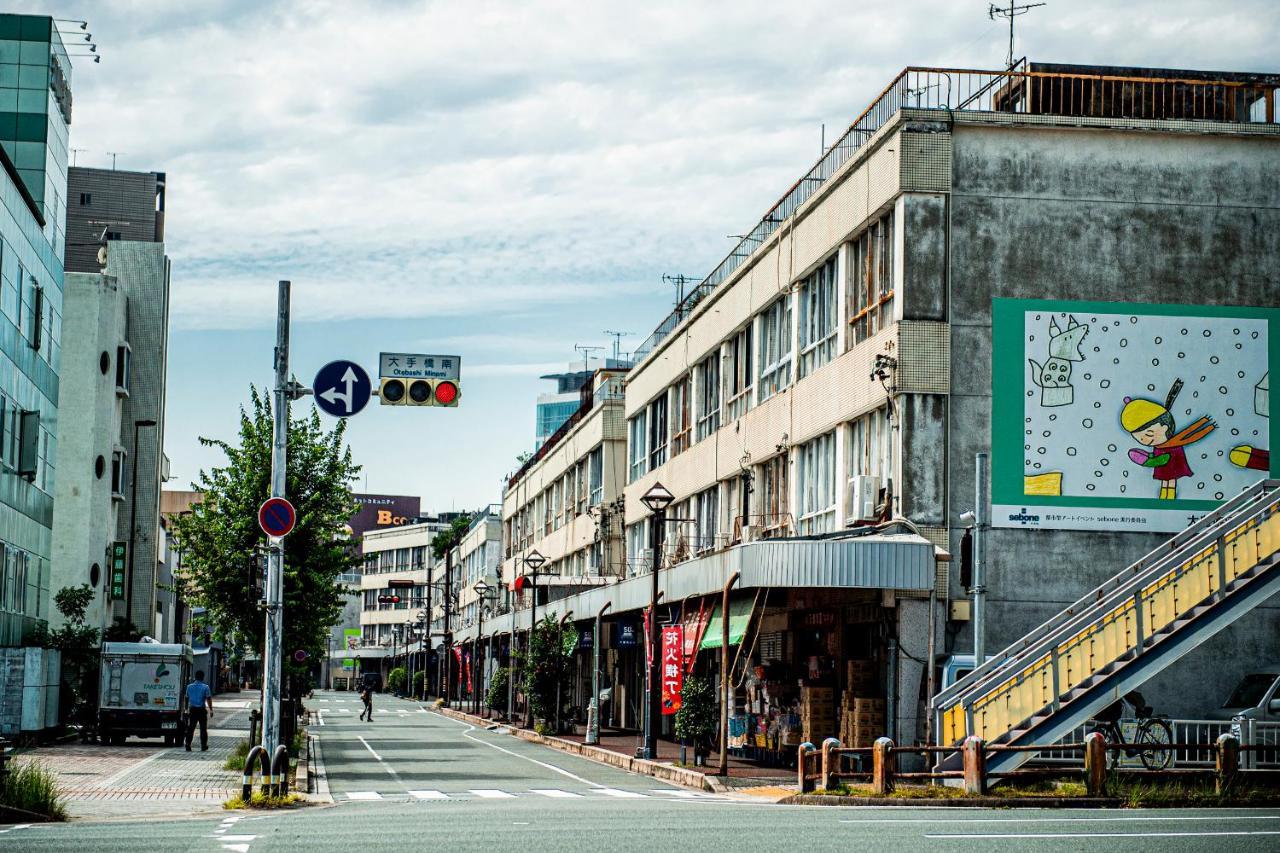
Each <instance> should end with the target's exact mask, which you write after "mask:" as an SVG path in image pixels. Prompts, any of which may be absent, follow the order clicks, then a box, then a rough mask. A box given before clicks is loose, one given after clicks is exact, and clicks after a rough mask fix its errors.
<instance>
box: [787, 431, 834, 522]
mask: <svg viewBox="0 0 1280 853" xmlns="http://www.w3.org/2000/svg"><path fill="white" fill-rule="evenodd" d="M796 500H797V503H798V505H797V507H796V510H797V515H798V516H799V519H798V521H797V528H798V532H799V533H801V534H812V533H829V532H831V531H832V530H834V529H835V520H836V434H835V433H834V432H829V433H827V434H826V435H820V436H818V437H817V438H815V439H813V440H812V441H810V442H807V443H806V444H802V445H801V446H800V447H799V449H798V450H797V453H796Z"/></svg>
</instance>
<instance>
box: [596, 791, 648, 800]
mask: <svg viewBox="0 0 1280 853" xmlns="http://www.w3.org/2000/svg"><path fill="white" fill-rule="evenodd" d="M596 793H597V794H604V795H605V796H609V797H618V798H620V799H627V800H643V799H646V797H645V795H644V794H641V793H637V792H636V791H619V790H618V789H617V788H596Z"/></svg>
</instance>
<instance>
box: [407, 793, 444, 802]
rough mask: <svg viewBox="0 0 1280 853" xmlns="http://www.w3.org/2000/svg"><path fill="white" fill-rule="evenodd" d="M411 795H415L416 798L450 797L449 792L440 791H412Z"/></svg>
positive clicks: (441, 798)
mask: <svg viewBox="0 0 1280 853" xmlns="http://www.w3.org/2000/svg"><path fill="white" fill-rule="evenodd" d="M409 796H411V797H413V798H414V799H415V800H447V799H449V795H448V794H444V793H441V792H440V791H410V792H409Z"/></svg>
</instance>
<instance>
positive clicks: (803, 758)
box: [796, 741, 815, 794]
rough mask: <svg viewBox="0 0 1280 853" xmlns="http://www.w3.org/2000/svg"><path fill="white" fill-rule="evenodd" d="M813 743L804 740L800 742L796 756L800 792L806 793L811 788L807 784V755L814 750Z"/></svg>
mask: <svg viewBox="0 0 1280 853" xmlns="http://www.w3.org/2000/svg"><path fill="white" fill-rule="evenodd" d="M814 749H815V747H814V745H813V744H811V743H809V742H808V741H805V742H804V743H802V744H800V752H799V754H798V755H797V756H796V767H797V768H799V773H798V774H797V775H798V776H799V780H798V781H799V783H800V793H802V794H807V793H809V791H811V790H813V789H812V787H811V786H810V784H809V756H810V755H812V754H813V752H814Z"/></svg>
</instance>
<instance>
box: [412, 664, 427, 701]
mask: <svg viewBox="0 0 1280 853" xmlns="http://www.w3.org/2000/svg"><path fill="white" fill-rule="evenodd" d="M426 681H427V674H426V673H425V672H423V671H422V670H418V671H417V672H415V673H414V674H413V695H414V698H417V697H418V696H424V695H426V694H424V693H423V692H422V685H423V684H425V683H426Z"/></svg>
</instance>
